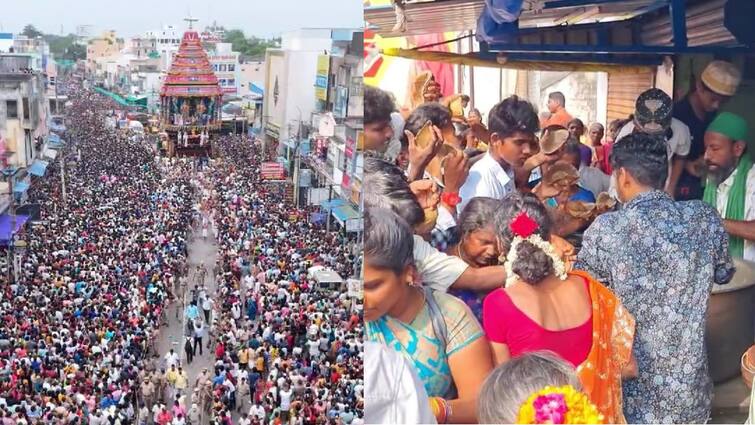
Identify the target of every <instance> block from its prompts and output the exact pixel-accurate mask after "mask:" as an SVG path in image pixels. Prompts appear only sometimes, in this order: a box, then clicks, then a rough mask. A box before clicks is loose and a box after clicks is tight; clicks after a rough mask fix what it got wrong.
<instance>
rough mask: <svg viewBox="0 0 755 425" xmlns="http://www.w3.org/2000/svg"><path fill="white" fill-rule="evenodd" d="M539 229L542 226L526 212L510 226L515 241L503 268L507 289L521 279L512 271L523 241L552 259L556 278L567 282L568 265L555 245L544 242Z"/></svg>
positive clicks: (517, 217) (521, 213) (520, 214)
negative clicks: (538, 232)
mask: <svg viewBox="0 0 755 425" xmlns="http://www.w3.org/2000/svg"><path fill="white" fill-rule="evenodd" d="M539 227H540V225H539V224H537V222H536V221H535V220H533V219H532V217H530V216H529V215H527V213H526V212H524V211H522V212H520V213H519V215H517V216H516V217H515V218H514V220H512V221H511V223H510V224H509V229H511V232H512V233H513V234H514V239H513V240H512V241H511V246H510V247H509V252H508V254H507V255H506V261H505V262H504V263H503V267H504V269H505V270H506V287H509V286H511V285H513V284H514V282H516V281H517V280H519V279H520V278H519V275H517V274H516V273H514V270H512V269H513V264H514V261H516V259H517V255H518V253H519V252H518V251H519V244H520V243H522V242H523V241H527V242H529V243H531V244H532V245H535V246H536V247H538V248H540V249H541V250H542V251H543V252H544V253H545V254H546V255H547V256H548V257H550V259H551V262H553V271H554V274H555V275H556V277H558V278H559V279H561V280H566V277H567V276H566V265H565V264H564V262H563V261H562V260H561V257H560V256H559V255H558V253H557V252H556V250H555V249H554V248H553V245H551V243H550V242H548V241H544V240H543V238H541V237H540V235H538V234H537V233H535V232H536V231H537V229H538V228H539Z"/></svg>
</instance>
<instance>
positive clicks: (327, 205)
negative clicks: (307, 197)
mask: <svg viewBox="0 0 755 425" xmlns="http://www.w3.org/2000/svg"><path fill="white" fill-rule="evenodd" d="M345 203H346V201H344V200H343V199H338V198H336V199H331V200H330V201H322V203H321V204H320V207H321V208H322V209H323V210H324V211H330V210H332V209H333V208H336V207H340V206H342V205H344V204H345Z"/></svg>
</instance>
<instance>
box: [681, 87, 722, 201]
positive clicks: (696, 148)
mask: <svg viewBox="0 0 755 425" xmlns="http://www.w3.org/2000/svg"><path fill="white" fill-rule="evenodd" d="M673 116H674V118H676V119H678V120H679V121H681V122H683V123H684V124H687V127H689V134H690V136H691V138H692V140H691V145H690V149H689V156H688V157H687V160H688V161H695V160H697V159H698V158H700V157H701V156H703V154H704V153H705V144H704V143H703V138H704V137H705V130H706V129H707V128H708V125H710V123H711V121H713V118H714V116H715V114H708V115H707V116H706V117H705V119H703V120H700V118H698V117H697V115H695V111H694V110H693V109H692V104H690V102H689V95H687V96H685V97H684V99H682V100H680V101H679V102H677V103H676V104H675V105H674V112H673ZM675 195H676V196H675V197H676V200H678V201H687V200H690V199H702V198H703V186H702V182H701V181H700V178H699V177H695V176H693V175H692V174H689V173H688V172H687V170H684V171H682V175H681V177H679V183H678V184H677V186H676V194H675Z"/></svg>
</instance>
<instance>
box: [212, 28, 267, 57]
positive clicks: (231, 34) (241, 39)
mask: <svg viewBox="0 0 755 425" xmlns="http://www.w3.org/2000/svg"><path fill="white" fill-rule="evenodd" d="M223 41H225V42H226V43H231V46H232V47H233V50H234V51H237V52H239V53H241V55H242V56H244V57H261V56H264V55H265V50H267V49H268V48H272V47H279V46H280V38H273V39H264V38H258V37H254V36H252V37H251V38H246V36H245V35H244V31H242V30H239V29H232V30H228V31H226V32H225V36H224V39H223Z"/></svg>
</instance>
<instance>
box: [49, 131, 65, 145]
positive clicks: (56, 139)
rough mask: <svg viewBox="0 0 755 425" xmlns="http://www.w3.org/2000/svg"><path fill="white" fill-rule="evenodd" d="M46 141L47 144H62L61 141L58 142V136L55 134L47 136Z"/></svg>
mask: <svg viewBox="0 0 755 425" xmlns="http://www.w3.org/2000/svg"><path fill="white" fill-rule="evenodd" d="M47 141H48V142H53V143H63V142H62V141H61V140H60V136H58V135H57V134H55V133H50V135H49V136H47Z"/></svg>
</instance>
